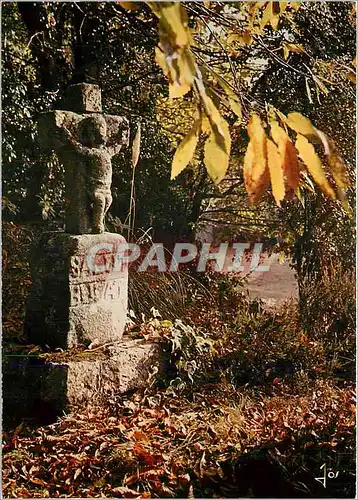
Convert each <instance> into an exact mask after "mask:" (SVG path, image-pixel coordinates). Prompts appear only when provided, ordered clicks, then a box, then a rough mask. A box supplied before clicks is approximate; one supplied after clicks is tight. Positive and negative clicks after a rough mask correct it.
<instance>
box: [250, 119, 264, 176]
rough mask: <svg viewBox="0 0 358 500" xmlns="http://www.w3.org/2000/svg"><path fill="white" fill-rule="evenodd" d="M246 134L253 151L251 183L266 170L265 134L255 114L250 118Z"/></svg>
mask: <svg viewBox="0 0 358 500" xmlns="http://www.w3.org/2000/svg"><path fill="white" fill-rule="evenodd" d="M247 132H248V134H249V137H250V141H251V142H252V146H253V149H254V156H255V162H254V166H253V170H252V179H253V181H257V180H259V179H260V178H261V177H262V176H263V174H264V172H265V171H266V170H267V143H266V140H267V138H266V132H265V129H264V128H263V126H262V123H261V120H260V118H259V117H258V115H256V114H255V113H254V114H253V115H252V116H251V118H250V121H249V123H248V126H247Z"/></svg>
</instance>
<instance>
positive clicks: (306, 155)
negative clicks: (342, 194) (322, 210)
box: [295, 134, 336, 199]
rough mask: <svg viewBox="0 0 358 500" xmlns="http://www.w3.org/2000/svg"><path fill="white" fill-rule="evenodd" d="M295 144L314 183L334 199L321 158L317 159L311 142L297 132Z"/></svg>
mask: <svg viewBox="0 0 358 500" xmlns="http://www.w3.org/2000/svg"><path fill="white" fill-rule="evenodd" d="M295 146H296V149H297V151H298V154H299V156H300V158H301V159H302V161H303V162H304V164H305V165H306V167H307V170H308V172H309V173H310V174H311V176H312V178H313V180H314V181H315V183H316V184H317V185H318V186H319V187H320V189H321V190H322V191H323V192H324V193H325V194H326V195H327V196H330V197H331V198H332V199H335V198H336V195H335V193H334V191H333V189H332V187H331V186H330V184H329V182H328V180H327V177H326V175H325V173H324V170H323V167H322V163H321V160H320V159H319V157H318V155H317V153H316V151H315V149H314V147H313V146H312V144H310V143H309V142H308V140H307V139H306V138H305V137H304V136H303V135H301V134H298V136H297V139H296V144H295Z"/></svg>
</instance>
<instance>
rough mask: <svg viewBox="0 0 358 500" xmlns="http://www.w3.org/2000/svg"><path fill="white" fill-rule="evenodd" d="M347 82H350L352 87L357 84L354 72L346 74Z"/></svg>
mask: <svg viewBox="0 0 358 500" xmlns="http://www.w3.org/2000/svg"><path fill="white" fill-rule="evenodd" d="M347 76H348V80H350V81H351V82H352V83H354V85H355V84H356V83H357V75H356V73H355V72H354V71H349V72H348V73H347Z"/></svg>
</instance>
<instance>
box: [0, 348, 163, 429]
mask: <svg viewBox="0 0 358 500" xmlns="http://www.w3.org/2000/svg"><path fill="white" fill-rule="evenodd" d="M94 355H95V353H92V356H91V358H89V359H86V356H85V353H84V354H83V360H79V359H78V356H77V359H74V360H73V361H66V362H52V361H45V360H44V358H41V357H39V356H31V355H29V356H6V355H5V356H3V385H4V390H3V404H4V414H5V415H6V419H7V422H11V419H12V417H13V416H15V417H16V418H17V419H21V418H22V417H26V416H30V417H31V416H33V415H35V417H36V416H38V414H39V413H41V411H47V412H49V411H50V412H51V414H50V415H45V417H46V419H48V418H49V417H50V419H51V418H52V421H54V420H55V419H56V417H57V416H59V415H61V414H62V411H64V410H65V411H71V409H74V408H75V407H78V406H82V407H85V406H89V405H96V404H100V403H103V401H104V400H105V399H106V398H109V397H111V396H113V395H120V394H124V393H126V392H129V391H132V390H136V389H141V388H145V387H147V386H148V385H149V383H151V382H152V381H153V380H155V376H153V377H152V374H153V373H154V371H155V372H157V373H158V374H160V373H161V372H162V370H163V366H164V360H163V355H162V350H161V347H160V345H159V344H154V343H140V344H139V343H137V342H135V341H124V342H119V343H116V344H114V345H111V346H108V347H107V352H106V355H103V353H98V355H97V359H96V358H95V357H94ZM40 416H41V415H40ZM42 417H44V415H42Z"/></svg>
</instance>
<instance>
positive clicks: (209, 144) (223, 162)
mask: <svg viewBox="0 0 358 500" xmlns="http://www.w3.org/2000/svg"><path fill="white" fill-rule="evenodd" d="M220 130H221V131H222V133H223V136H222V137H221V136H220V135H218V133H217V131H216V130H215V129H214V128H213V127H212V131H211V134H210V135H209V137H208V138H207V140H206V142H205V146H204V164H205V167H206V169H207V171H208V173H209V175H210V177H211V178H212V179H213V181H214V182H215V184H218V183H219V182H220V181H222V179H223V178H224V177H225V175H226V171H227V168H228V166H229V158H230V149H231V137H230V132H229V125H228V124H227V122H226V121H225V120H224V119H223V118H221V123H220Z"/></svg>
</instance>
